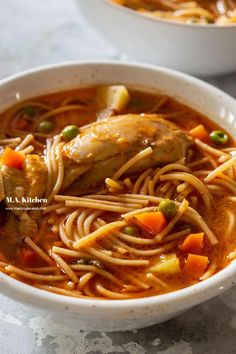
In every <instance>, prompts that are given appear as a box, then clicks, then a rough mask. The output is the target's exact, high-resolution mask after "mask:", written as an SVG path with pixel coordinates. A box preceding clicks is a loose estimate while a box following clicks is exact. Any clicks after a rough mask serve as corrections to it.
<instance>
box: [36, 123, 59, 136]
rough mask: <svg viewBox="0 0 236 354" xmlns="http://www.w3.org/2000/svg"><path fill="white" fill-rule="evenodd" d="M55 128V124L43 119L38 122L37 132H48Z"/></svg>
mask: <svg viewBox="0 0 236 354" xmlns="http://www.w3.org/2000/svg"><path fill="white" fill-rule="evenodd" d="M53 130H55V124H54V123H53V122H51V121H50V120H44V121H42V122H41V123H40V124H39V132H40V133H43V134H49V133H51V132H53Z"/></svg>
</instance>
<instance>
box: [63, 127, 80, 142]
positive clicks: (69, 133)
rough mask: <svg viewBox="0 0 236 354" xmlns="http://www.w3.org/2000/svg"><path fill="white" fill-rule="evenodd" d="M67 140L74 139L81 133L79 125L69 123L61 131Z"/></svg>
mask: <svg viewBox="0 0 236 354" xmlns="http://www.w3.org/2000/svg"><path fill="white" fill-rule="evenodd" d="M61 134H62V136H63V138H64V139H65V140H72V139H74V138H75V137H76V136H77V135H78V134H79V128H78V127H77V125H68V126H67V127H65V128H64V129H63V130H62V132H61Z"/></svg>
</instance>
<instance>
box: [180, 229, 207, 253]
mask: <svg viewBox="0 0 236 354" xmlns="http://www.w3.org/2000/svg"><path fill="white" fill-rule="evenodd" d="M203 246H204V232H199V233H198V234H190V235H188V236H187V237H186V238H185V240H184V242H183V243H182V245H181V246H180V250H181V251H183V252H187V253H201V252H202V250H203Z"/></svg>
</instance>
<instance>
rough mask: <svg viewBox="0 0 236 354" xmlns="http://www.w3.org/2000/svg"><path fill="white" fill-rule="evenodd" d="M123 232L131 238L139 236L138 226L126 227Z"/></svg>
mask: <svg viewBox="0 0 236 354" xmlns="http://www.w3.org/2000/svg"><path fill="white" fill-rule="evenodd" d="M122 232H123V233H124V234H126V235H129V236H136V235H138V229H137V227H136V226H131V225H130V226H125V227H124V228H123V230H122Z"/></svg>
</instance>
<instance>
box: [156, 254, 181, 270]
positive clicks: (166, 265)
mask: <svg viewBox="0 0 236 354" xmlns="http://www.w3.org/2000/svg"><path fill="white" fill-rule="evenodd" d="M150 272H152V273H158V274H163V275H174V274H177V273H179V272H180V264H179V259H178V257H177V256H176V254H175V253H170V254H167V255H165V256H163V257H162V258H161V259H160V260H159V261H158V262H157V263H156V264H154V265H153V267H151V268H150Z"/></svg>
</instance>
